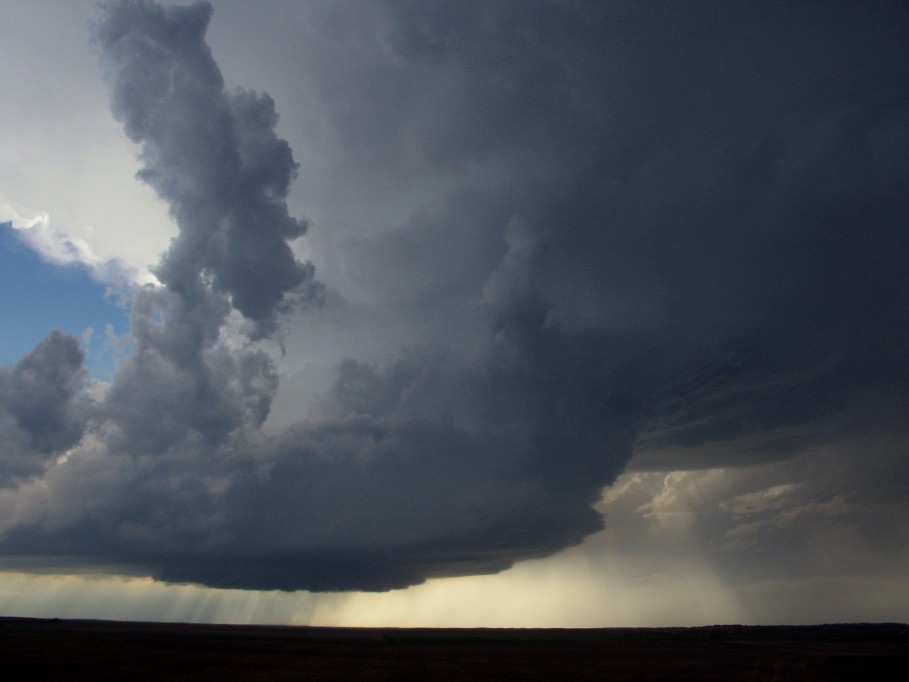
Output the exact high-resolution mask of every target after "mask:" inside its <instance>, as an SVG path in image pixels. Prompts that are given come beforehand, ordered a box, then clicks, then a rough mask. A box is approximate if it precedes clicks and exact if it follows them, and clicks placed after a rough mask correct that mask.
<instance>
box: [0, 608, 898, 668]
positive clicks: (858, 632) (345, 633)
mask: <svg viewBox="0 0 909 682" xmlns="http://www.w3.org/2000/svg"><path fill="white" fill-rule="evenodd" d="M0 660H2V661H3V663H4V669H5V670H6V671H8V672H9V671H16V672H14V673H13V677H7V679H26V678H28V679H55V680H112V679H129V680H344V679H357V680H442V681H444V680H471V681H480V680H521V681H527V680H800V681H805V680H853V679H872V680H882V679H884V680H888V679H892V680H896V679H899V680H904V679H905V671H906V664H907V663H909V625H903V624H861V625H851V624H850V625H818V626H741V625H713V626H707V627H693V628H604V629H460V628H459V629H445V628H442V629H428V628H427V629H413V628H326V627H285V626H245V625H244V626H238V625H197V624H183V623H131V622H114V621H89V620H57V619H54V620H44V619H32V618H0Z"/></svg>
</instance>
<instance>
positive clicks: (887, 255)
mask: <svg viewBox="0 0 909 682" xmlns="http://www.w3.org/2000/svg"><path fill="white" fill-rule="evenodd" d="M301 7H305V11H303V10H301V14H300V15H299V16H300V17H303V18H302V19H300V20H301V21H302V22H303V23H304V24H305V25H306V26H307V27H308V31H309V32H308V33H307V34H306V40H301V41H300V42H301V45H303V47H301V48H300V50H301V55H303V57H301V59H302V58H305V59H306V63H307V69H306V70H305V74H302V75H300V82H301V83H305V84H306V86H307V87H308V88H310V89H311V92H312V97H313V98H315V97H319V98H320V99H319V102H318V107H319V112H320V116H321V118H319V117H317V116H316V115H315V114H312V111H310V114H311V116H310V120H319V121H322V124H321V125H324V126H325V128H324V130H325V131H327V132H326V134H325V139H328V140H331V141H332V144H334V145H335V148H333V149H332V151H331V155H330V156H331V158H330V159H327V160H326V159H323V163H322V164H321V166H320V167H322V168H326V169H331V171H332V173H333V175H332V177H333V178H335V179H337V178H341V179H343V181H344V182H349V183H350V186H349V187H343V186H342V187H340V188H335V187H328V184H329V183H327V182H325V186H326V189H325V191H324V193H322V195H320V197H321V198H320V200H321V201H322V202H324V204H325V205H327V204H329V203H331V204H333V205H334V206H336V208H335V209H333V210H335V212H334V213H331V211H330V210H328V209H325V206H324V205H323V206H322V214H323V215H334V216H335V217H336V218H337V220H336V222H335V224H334V225H331V226H328V227H325V228H324V229H337V233H336V234H334V235H333V238H332V239H328V238H325V237H323V238H322V240H321V241H317V242H316V247H314V249H313V250H312V253H313V254H314V255H313V256H312V257H313V260H314V261H316V262H317V263H318V264H319V268H320V269H319V273H320V275H319V276H320V279H321V280H322V282H320V281H318V280H317V279H316V278H315V271H314V267H313V266H312V265H311V264H310V263H304V262H301V261H299V260H298V259H297V258H296V257H295V255H294V251H293V250H292V248H291V244H292V242H293V241H294V240H295V239H297V238H300V237H303V236H304V235H305V234H306V233H307V223H306V221H305V220H302V219H298V218H294V217H292V216H291V215H290V213H289V211H288V205H287V201H288V192H289V189H290V185H291V182H292V181H293V180H294V178H295V175H296V171H297V168H298V166H297V163H296V162H295V160H294V157H293V155H292V153H291V149H290V146H289V144H288V143H287V142H286V141H284V140H283V139H280V138H278V136H277V135H276V132H275V126H276V123H277V115H276V113H275V105H274V102H273V101H272V99H271V98H270V97H269V96H268V95H265V94H256V93H254V92H249V91H244V90H232V89H229V88H226V87H225V82H224V78H223V77H222V75H221V72H220V70H219V68H218V65H217V64H216V63H215V61H214V59H213V57H212V53H211V51H210V50H209V47H208V45H207V44H206V42H205V37H206V29H207V27H208V24H209V21H210V20H211V18H212V7H211V6H210V5H209V4H207V3H204V2H203V3H197V4H194V5H191V6H188V7H170V6H168V7H161V6H159V5H157V4H156V3H154V2H151V1H150V0H124V1H122V2H115V3H111V4H108V5H105V6H104V7H103V9H102V10H101V15H100V19H99V22H98V24H97V26H96V28H95V39H96V44H97V46H98V48H99V51H100V54H101V59H102V64H103V68H104V71H105V74H106V76H107V78H108V82H109V85H110V92H111V98H112V99H111V102H112V104H111V107H112V112H113V115H114V117H115V118H116V119H117V120H118V121H119V122H120V123H121V124H122V126H123V130H124V131H125V133H126V135H127V136H128V137H129V138H130V139H131V140H132V141H133V142H135V143H137V145H138V148H139V160H140V163H141V169H140V171H139V173H138V178H139V179H140V180H141V181H142V182H145V183H147V184H148V185H149V186H150V187H152V188H153V189H154V191H155V192H157V194H158V195H159V196H160V197H161V198H162V199H163V200H164V201H165V202H166V203H167V205H168V207H169V210H170V214H171V216H172V218H173V221H174V222H175V224H176V225H177V227H178V228H179V233H178V235H177V236H176V237H175V238H174V240H173V241H172V242H171V244H170V247H169V248H168V250H167V251H166V252H165V253H164V254H163V256H162V257H161V260H160V262H159V264H158V265H157V267H156V268H155V270H154V272H155V275H156V276H157V278H158V281H159V284H157V285H155V286H148V287H145V288H138V289H137V290H136V291H135V292H134V294H133V307H132V312H131V338H132V346H131V348H132V354H131V355H130V356H129V357H128V358H127V359H125V360H123V361H121V363H120V365H119V367H118V370H117V372H116V373H115V375H114V377H113V379H112V380H111V382H110V385H109V386H101V385H99V384H95V385H94V386H93V387H92V388H91V390H88V387H87V386H86V382H87V376H86V371H85V370H84V369H83V368H82V355H81V351H80V350H79V348H78V344H77V342H76V341H75V340H74V339H72V338H70V337H67V336H65V335H63V334H62V333H60V332H53V333H51V335H50V336H49V337H47V338H46V339H45V340H44V341H42V342H41V343H39V344H38V345H37V346H36V347H35V349H34V350H33V351H31V353H29V354H28V355H27V356H25V357H24V358H23V359H22V360H20V361H19V362H18V363H17V364H15V365H13V366H10V367H7V368H3V369H2V370H0V436H2V440H3V443H2V445H0V448H2V450H0V551H2V553H3V555H4V556H6V557H7V558H8V559H10V560H12V558H14V557H41V558H42V561H44V562H45V563H48V564H51V565H64V564H65V563H67V562H73V561H76V562H80V563H84V564H88V565H103V566H107V567H112V568H113V570H126V569H128V570H132V571H140V572H145V573H147V574H150V575H153V576H155V577H157V578H159V579H161V580H166V581H175V582H196V583H201V584H205V585H211V586H221V587H238V588H254V589H284V590H296V589H307V590H347V589H363V590H387V589H393V588H400V587H406V586H408V585H413V584H417V583H420V582H422V581H424V580H426V579H428V578H432V577H437V576H453V575H463V574H479V573H491V572H496V571H501V570H503V569H505V568H507V567H509V566H511V565H512V564H513V563H514V562H516V561H519V560H522V559H527V558H532V557H540V556H546V555H549V554H552V553H555V552H557V551H559V550H561V549H563V548H566V547H569V546H572V545H575V544H578V543H579V542H581V541H582V540H583V539H584V538H585V537H586V536H588V535H590V534H591V533H594V532H595V531H597V530H599V529H601V528H603V525H604V522H603V518H602V516H601V515H600V513H598V512H597V511H596V510H595V509H594V505H595V504H596V503H597V502H598V501H599V500H600V498H601V495H602V491H603V489H604V487H606V486H609V485H611V484H612V483H614V482H615V480H616V477H617V476H618V475H619V474H620V473H622V471H623V470H625V469H626V467H628V466H629V463H631V465H632V466H634V467H636V468H637V469H639V470H642V469H658V470H671V469H695V468H703V467H727V468H735V467H746V466H752V465H756V464H762V463H766V462H770V461H775V460H780V459H786V458H792V457H794V456H795V455H797V454H798V453H804V452H806V451H811V452H814V453H817V452H821V451H823V449H824V448H825V447H827V446H829V445H830V443H831V442H832V441H833V440H835V439H836V438H842V439H844V442H845V441H847V440H848V441H849V442H851V443H855V444H858V445H856V447H862V444H867V443H869V442H872V441H874V439H876V438H886V439H890V440H888V443H889V442H896V443H900V444H904V443H905V442H906V424H907V423H909V419H907V418H906V417H907V415H909V397H907V396H909V391H907V383H906V381H907V379H906V377H907V376H909V351H907V348H909V309H907V301H909V275H907V273H909V269H907V268H905V267H904V262H905V259H906V256H907V255H909V242H907V238H906V234H907V232H906V229H905V226H906V218H907V215H909V204H907V201H909V200H907V193H906V191H905V188H906V186H907V184H909V166H907V159H909V154H907V153H906V152H907V146H909V145H907V134H906V130H907V129H909V128H907V126H906V125H905V124H906V121H907V112H909V106H907V97H906V95H905V85H904V80H903V79H902V77H901V76H900V74H901V73H903V74H904V73H905V67H906V57H905V50H904V49H903V48H902V47H893V46H894V45H899V44H900V41H898V40H895V39H893V38H892V36H891V37H890V38H888V37H887V35H889V34H887V35H884V34H886V27H887V26H890V25H893V24H894V22H888V21H881V22H879V23H880V27H883V28H881V29H880V30H881V31H884V34H882V35H883V37H882V38H881V39H880V40H877V41H872V42H868V41H866V40H865V39H864V38H862V35H861V34H860V33H859V32H856V33H851V32H850V30H847V29H849V27H851V26H852V25H853V24H854V21H853V19H854V18H852V17H851V14H850V13H851V12H852V10H850V9H848V8H846V9H844V8H839V9H837V11H836V12H833V15H835V16H833V18H831V19H830V21H826V22H809V23H808V24H805V25H804V26H801V25H800V24H799V23H798V21H797V20H796V19H794V18H793V17H790V16H788V14H787V13H788V12H789V10H787V9H785V8H780V7H776V6H774V7H770V8H768V7H767V6H766V5H759V6H758V7H759V9H758V10H754V9H753V8H751V7H750V6H748V5H741V4H735V5H729V4H728V3H715V4H711V3H705V4H703V5H698V6H697V7H695V8H691V7H686V8H685V9H684V10H683V9H679V8H676V7H675V6H674V5H670V4H666V5H656V6H650V7H648V8H646V10H644V11H639V9H635V8H633V7H631V6H626V5H617V6H614V5H608V4H607V3H587V4H581V5H578V6H575V5H574V4H573V3H556V2H542V1H541V2H518V3H510V2H504V1H503V2H489V3H486V2H477V3H473V2H463V3H462V2H459V3H433V2H425V3H424V2H421V3H405V2H389V3H381V2H376V3H368V6H364V5H363V4H362V3H352V4H349V3H346V2H342V1H339V2H337V3H328V4H325V3H313V4H311V5H305V6H304V5H301ZM689 10H690V12H689ZM276 11H277V10H276ZM856 11H857V10H856ZM888 11H889V10H888ZM881 12H883V13H884V14H886V11H884V10H881ZM364 13H365V14H366V15H368V17H367V19H366V20H364ZM298 18H299V17H298ZM858 20H859V19H855V21H858ZM861 21H865V19H861ZM809 24H810V25H809ZM875 25H877V24H875ZM713 26H716V27H720V28H718V29H717V30H718V32H717V33H716V34H715V35H714V34H711V35H713V39H708V37H705V35H704V31H705V28H704V27H713ZM834 39H835V42H836V44H843V43H844V46H843V50H842V54H850V55H857V56H856V57H855V60H854V61H850V60H847V59H846V58H845V57H840V56H837V55H839V54H840V52H837V53H836V54H831V53H830V52H829V51H827V50H826V49H824V47H825V46H827V45H829V44H831V41H833V40H834ZM655 46H660V50H657V49H656V48H655ZM768 46H774V49H778V50H779V52H773V51H771V49H770V47H768ZM667 55H672V56H671V57H667ZM850 59H851V58H850ZM829 60H833V62H832V63H829V64H828V61H829ZM888 65H890V66H888ZM901 69H902V71H901ZM768 74H771V75H768ZM773 74H776V76H773ZM276 96H277V95H276ZM308 96H309V95H308ZM282 110H283V105H282ZM283 113H284V115H285V116H293V115H294V113H295V112H293V110H292V108H291V111H289V112H283ZM314 167H319V166H318V164H314ZM339 182H340V181H339ZM358 191H359V193H358ZM345 192H346V193H347V194H345ZM389 216H392V217H389ZM123 229H124V230H128V229H130V226H129V218H128V216H124V224H123ZM320 258H321V260H319V259H320ZM323 262H324V263H325V264H326V266H325V268H324V270H323V265H322V263H323ZM326 338H329V339H341V340H340V341H337V342H336V343H334V342H333V343H325V342H324V339H326ZM277 339H280V340H281V341H282V343H285V346H286V350H287V354H288V356H289V357H290V358H291V359H299V358H304V359H305V361H306V362H303V361H302V360H301V361H300V362H299V364H300V365H304V364H306V363H309V365H307V366H312V365H319V363H320V362H321V363H322V366H323V370H324V372H323V375H322V379H321V383H320V384H319V387H318V390H316V389H310V388H309V387H304V389H301V390H299V391H298V390H297V389H299V386H298V385H297V384H293V383H292V382H289V383H288V384H282V386H281V391H280V392H279V390H278V389H279V374H280V373H281V369H282V368H284V367H286V366H287V365H282V362H285V360H282V359H281V358H279V357H276V355H277V354H276V353H275V352H274V351H273V348H274V347H275V345H276V344H275V343H274V341H275V340H277ZM320 344H321V345H320ZM327 346H332V347H330V348H327ZM335 346H337V347H335ZM311 348H317V349H319V350H318V351H312V350H308V349H311ZM307 353H309V354H307ZM285 357H287V356H285ZM324 367H330V369H324ZM317 374H318V373H315V374H313V375H306V376H305V377H304V379H305V378H307V377H309V376H316V378H318V376H317ZM325 375H327V376H329V377H330V378H328V379H325V378H324V376H325ZM303 383H305V381H304V382H303ZM288 386H290V387H289V388H288ZM295 387H296V388H295ZM304 397H305V400H304ZM282 401H283V402H282ZM279 405H280V409H278V407H279ZM273 407H274V410H273V409H272V408H273ZM273 412H274V413H280V417H279V418H276V416H275V414H273ZM901 447H902V445H900V446H898V447H896V448H890V449H889V450H888V452H893V451H899V452H898V456H894V457H893V459H892V461H891V460H888V462H889V464H888V465H887V466H892V467H895V468H893V471H899V472H904V471H905V465H904V464H903V463H902V462H904V460H905V457H904V455H905V451H904V450H900V448H901ZM837 457H839V455H837ZM837 461H838V462H840V464H842V461H844V460H842V459H841V460H837ZM850 461H852V460H850ZM894 462H896V463H897V464H894ZM867 480H872V479H871V478H868V479H867ZM868 485H870V484H868ZM808 488H810V486H808V484H807V483H806V484H805V487H802V483H801V482H798V485H796V483H794V482H787V485H786V486H783V487H779V488H773V489H774V490H777V489H778V490H784V491H795V490H800V491H801V490H807V489H808ZM750 494H751V493H747V494H745V496H744V497H743V498H742V499H745V500H750V499H752V497H753V495H752V497H748V495H750ZM844 494H845V493H844ZM849 494H853V495H855V496H857V497H849V498H848V499H857V500H858V499H861V497H860V495H861V493H860V491H859V492H855V491H853V492H851V493H849ZM893 494H894V495H901V494H903V493H899V492H896V493H893ZM843 499H845V498H843Z"/></svg>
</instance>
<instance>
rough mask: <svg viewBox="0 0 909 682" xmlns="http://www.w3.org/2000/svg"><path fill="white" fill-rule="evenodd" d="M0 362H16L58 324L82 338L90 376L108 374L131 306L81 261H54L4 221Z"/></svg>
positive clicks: (0, 264)
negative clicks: (92, 274)
mask: <svg viewBox="0 0 909 682" xmlns="http://www.w3.org/2000/svg"><path fill="white" fill-rule="evenodd" d="M0 316H2V318H0V320H2V323H0V365H8V364H12V363H15V362H16V361H17V360H19V358H21V357H22V356H23V355H24V354H25V353H27V352H28V351H29V350H31V348H33V347H34V345H35V344H36V343H38V342H39V341H40V340H41V339H43V338H44V337H45V336H47V334H48V332H50V331H51V330H52V329H53V328H54V327H59V328H60V329H62V330H63V331H64V332H67V333H69V334H72V335H73V336H75V337H76V338H78V339H79V341H80V343H81V344H82V348H83V349H84V350H85V365H86V367H87V368H88V370H89V371H90V372H91V374H92V376H93V377H95V378H97V379H101V380H108V379H109V378H110V376H111V374H112V373H113V370H114V367H115V365H116V360H117V358H119V357H122V356H123V354H124V353H125V352H126V351H127V348H125V346H124V342H123V339H125V338H126V337H125V335H126V332H127V330H128V329H129V311H128V309H127V308H125V307H124V306H123V305H122V304H120V303H118V301H117V298H116V297H115V296H112V295H111V294H109V293H108V287H106V286H105V285H104V284H102V283H100V282H98V281H96V280H94V279H93V278H92V276H91V273H90V272H89V270H88V268H87V267H85V266H82V265H55V264H52V263H48V262H47V261H45V260H43V259H42V258H41V257H40V256H39V255H38V254H37V253H35V252H34V251H33V250H32V249H31V248H29V246H28V245H26V244H25V243H23V241H22V240H21V239H20V237H19V235H18V233H17V231H16V230H15V229H13V228H12V226H11V225H10V223H3V224H0Z"/></svg>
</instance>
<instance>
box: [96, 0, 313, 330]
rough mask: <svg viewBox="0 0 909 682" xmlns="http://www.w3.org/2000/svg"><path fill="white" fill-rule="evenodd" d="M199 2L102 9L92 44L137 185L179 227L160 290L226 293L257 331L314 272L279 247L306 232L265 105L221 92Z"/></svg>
mask: <svg viewBox="0 0 909 682" xmlns="http://www.w3.org/2000/svg"><path fill="white" fill-rule="evenodd" d="M211 13H212V8H211V6H210V5H209V4H207V3H196V4H194V5H191V6H189V7H174V8H168V9H165V8H162V7H159V6H157V5H155V4H154V3H151V2H143V1H141V0H137V1H136V2H125V3H118V4H111V5H108V6H106V7H105V17H104V19H103V21H102V22H100V23H99V25H98V28H97V31H96V37H97V40H98V43H99V45H100V48H101V51H102V55H103V56H104V59H105V66H106V68H107V70H108V72H109V76H110V79H111V83H112V110H113V112H114V115H115V116H116V118H117V119H118V120H120V121H121V122H122V123H123V127H124V130H125V131H126V134H127V135H128V136H129V137H130V139H131V140H133V141H134V142H137V143H140V144H141V145H142V147H141V153H140V159H141V160H142V162H143V167H142V169H141V170H140V171H139V173H138V176H139V178H140V179H142V180H143V181H144V182H146V183H148V184H149V185H151V186H152V187H153V188H154V189H155V191H156V192H158V194H159V195H160V196H161V197H162V198H163V199H164V200H165V201H167V202H168V204H169V205H170V211H171V214H172V215H173V216H174V219H175V220H176V221H177V223H178V224H179V226H180V234H179V236H178V237H177V238H176V239H175V240H174V242H173V243H172V244H171V247H170V249H169V250H168V252H167V254H166V255H165V256H164V258H163V259H162V261H161V263H160V265H159V266H158V268H157V275H158V277H159V278H160V279H161V281H162V282H163V283H164V284H165V285H166V286H168V287H169V288H171V289H174V290H177V291H180V292H181V293H182V294H183V295H185V296H188V295H191V292H192V291H193V289H194V287H195V282H196V280H197V279H198V278H199V277H200V275H203V274H204V275H208V276H210V277H211V278H212V282H213V285H214V290H215V291H217V292H220V293H226V294H229V295H230V297H231V302H232V304H233V305H234V307H236V308H237V309H238V310H239V311H240V312H241V313H243V315H244V316H246V317H247V318H249V319H250V320H252V321H254V322H255V323H256V324H257V325H258V331H259V332H260V333H263V334H264V333H269V332H271V331H273V330H274V327H275V316H276V314H277V313H278V312H279V311H280V310H282V309H283V308H284V307H285V306H286V305H287V304H288V303H289V301H290V300H292V299H293V298H294V297H295V296H296V297H300V296H303V295H305V294H307V293H308V294H309V295H312V294H314V293H315V291H316V290H317V289H318V287H316V286H315V285H313V283H312V276H313V269H312V266H311V265H309V264H301V263H299V262H298V261H297V260H296V259H295V258H294V256H293V253H292V252H291V250H290V247H289V246H288V244H287V241H288V240H290V239H295V238H297V237H300V236H302V235H303V234H305V232H306V229H307V224H306V222H305V221H304V220H300V219H297V218H293V217H291V216H289V215H288V213H287V204H286V203H285V197H286V196H287V192H288V189H289V187H290V183H291V181H292V180H293V178H294V175H295V173H296V169H297V164H296V163H295V161H294V159H293V154H292V152H291V149H290V147H289V145H288V144H287V142H285V141H284V140H281V139H278V137H277V136H276V135H275V132H274V127H275V124H276V123H277V115H276V113H275V108H274V102H273V101H272V100H271V98H270V97H268V95H257V94H256V93H253V92H248V91H236V92H226V91H225V89H224V79H223V78H222V76H221V72H220V70H219V69H218V66H217V64H216V63H215V61H214V59H213V58H212V55H211V51H210V50H209V48H208V46H207V45H206V44H205V40H204V38H205V31H206V28H207V26H208V22H209V19H210V18H211Z"/></svg>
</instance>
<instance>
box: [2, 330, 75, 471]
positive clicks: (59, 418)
mask: <svg viewBox="0 0 909 682" xmlns="http://www.w3.org/2000/svg"><path fill="white" fill-rule="evenodd" d="M83 355H84V354H83V352H82V350H81V349H80V348H79V342H78V341H77V340H76V339H75V338H73V337H72V336H69V335H67V334H64V333H63V332H61V331H60V330H59V329H55V330H54V331H52V332H51V333H50V334H49V335H48V336H47V338H45V339H44V340H43V341H41V342H40V343H39V344H38V345H36V346H35V347H34V348H33V349H32V350H31V351H29V353H28V354H27V355H25V357H23V358H22V359H21V360H19V362H17V363H16V364H15V365H13V366H12V367H0V438H2V441H3V447H2V450H0V453H2V457H0V461H2V467H0V484H8V483H9V482H10V481H11V480H12V481H15V480H17V479H20V478H25V477H28V476H31V475H33V474H36V473H39V472H40V471H41V470H42V469H43V468H44V465H45V463H46V462H47V461H48V460H49V459H51V458H53V457H56V456H59V455H61V454H63V452H64V451H65V450H66V449H67V448H70V447H72V446H74V445H76V444H77V443H78V442H79V441H80V440H81V438H82V433H83V431H84V429H85V426H86V422H87V417H88V407H89V402H90V401H89V400H88V399H87V398H86V397H84V396H82V395H81V392H82V389H83V388H84V385H85V382H86V379H87V376H88V373H87V371H86V370H85V369H84V368H83V367H82V360H83Z"/></svg>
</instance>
